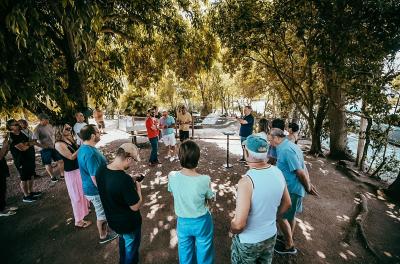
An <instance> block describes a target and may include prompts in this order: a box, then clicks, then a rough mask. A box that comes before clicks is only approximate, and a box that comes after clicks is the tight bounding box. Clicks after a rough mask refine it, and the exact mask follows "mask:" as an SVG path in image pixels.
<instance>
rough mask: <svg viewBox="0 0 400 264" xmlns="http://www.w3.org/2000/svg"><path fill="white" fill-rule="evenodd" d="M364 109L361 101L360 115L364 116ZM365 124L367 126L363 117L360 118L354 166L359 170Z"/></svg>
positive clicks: (363, 145) (363, 144)
mask: <svg viewBox="0 0 400 264" xmlns="http://www.w3.org/2000/svg"><path fill="white" fill-rule="evenodd" d="M365 108H366V104H365V102H364V101H363V102H362V107H361V113H362V114H365ZM367 124H368V121H367V119H366V118H364V117H361V120H360V131H359V133H358V145H357V157H356V164H355V165H356V166H357V167H360V169H361V167H362V166H360V165H361V159H362V157H363V151H364V148H365V131H366V129H367Z"/></svg>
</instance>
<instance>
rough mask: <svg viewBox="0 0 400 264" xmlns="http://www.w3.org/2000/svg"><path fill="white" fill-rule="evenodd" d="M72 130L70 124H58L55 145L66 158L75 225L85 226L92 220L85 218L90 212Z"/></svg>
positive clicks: (68, 185) (66, 170) (65, 166)
mask: <svg viewBox="0 0 400 264" xmlns="http://www.w3.org/2000/svg"><path fill="white" fill-rule="evenodd" d="M71 131H72V127H71V126H70V125H69V124H65V125H61V126H57V127H56V131H55V139H56V144H55V147H56V150H57V151H58V152H59V153H60V155H61V157H62V159H63V160H64V171H65V183H66V184H67V189H68V194H69V198H70V199H71V204H72V211H73V212H74V218H75V226H76V227H82V228H85V227H88V226H89V225H91V224H92V222H91V221H86V220H84V218H85V216H86V215H88V214H89V209H88V201H87V200H86V198H85V196H84V195H83V189H82V179H81V174H80V172H79V165H78V161H77V159H76V156H77V155H78V145H77V144H76V143H75V140H74V138H73V136H72V133H71Z"/></svg>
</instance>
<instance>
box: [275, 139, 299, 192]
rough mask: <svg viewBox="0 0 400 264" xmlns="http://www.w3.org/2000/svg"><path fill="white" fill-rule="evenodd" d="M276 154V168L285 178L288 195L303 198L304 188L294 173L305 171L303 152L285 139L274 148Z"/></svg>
mask: <svg viewBox="0 0 400 264" xmlns="http://www.w3.org/2000/svg"><path fill="white" fill-rule="evenodd" d="M276 152H277V163H276V166H277V167H278V168H279V169H280V170H281V171H282V173H283V176H285V180H286V184H287V187H288V191H289V193H294V194H297V195H299V196H301V197H304V195H305V193H306V192H305V189H304V186H303V185H302V184H301V182H300V180H299V178H298V177H297V175H296V173H295V171H296V170H298V169H302V170H304V169H305V164H304V156H303V152H302V151H301V149H300V148H299V146H297V145H296V144H294V143H293V142H291V141H290V140H288V139H287V138H285V139H284V141H283V142H282V143H281V144H279V145H278V146H277V147H276Z"/></svg>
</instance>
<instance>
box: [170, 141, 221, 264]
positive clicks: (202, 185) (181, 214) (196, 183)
mask: <svg viewBox="0 0 400 264" xmlns="http://www.w3.org/2000/svg"><path fill="white" fill-rule="evenodd" d="M199 159H200V148H199V146H198V145H197V144H196V143H195V142H194V141H191V140H187V141H185V142H183V143H182V144H181V146H180V148H179V160H180V163H181V166H182V169H181V170H180V171H172V172H171V173H170V174H169V176H168V191H170V192H171V193H172V195H173V197H174V208H175V214H176V215H177V217H178V223H177V233H178V254H179V263H181V264H186V263H187V264H191V263H196V260H197V263H203V264H208V263H214V258H215V253H214V244H213V237H214V225H213V222H212V217H211V215H210V212H209V211H208V208H207V205H206V202H207V200H210V199H211V198H213V196H214V194H213V192H212V191H211V180H210V176H208V175H202V174H199V173H197V172H196V167H197V164H198V162H199Z"/></svg>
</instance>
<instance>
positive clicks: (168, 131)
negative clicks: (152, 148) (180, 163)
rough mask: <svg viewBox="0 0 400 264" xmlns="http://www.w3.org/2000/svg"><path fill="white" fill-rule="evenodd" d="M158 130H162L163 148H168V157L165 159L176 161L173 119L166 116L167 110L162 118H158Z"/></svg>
mask: <svg viewBox="0 0 400 264" xmlns="http://www.w3.org/2000/svg"><path fill="white" fill-rule="evenodd" d="M160 128H162V135H163V137H162V138H163V142H164V144H165V146H167V147H168V155H167V156H166V157H165V158H166V159H170V161H171V162H172V161H174V160H175V159H178V156H177V155H176V151H175V145H176V139H175V131H174V128H175V119H174V118H173V117H172V116H170V115H169V114H168V110H164V111H163V112H162V117H161V118H160Z"/></svg>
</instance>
